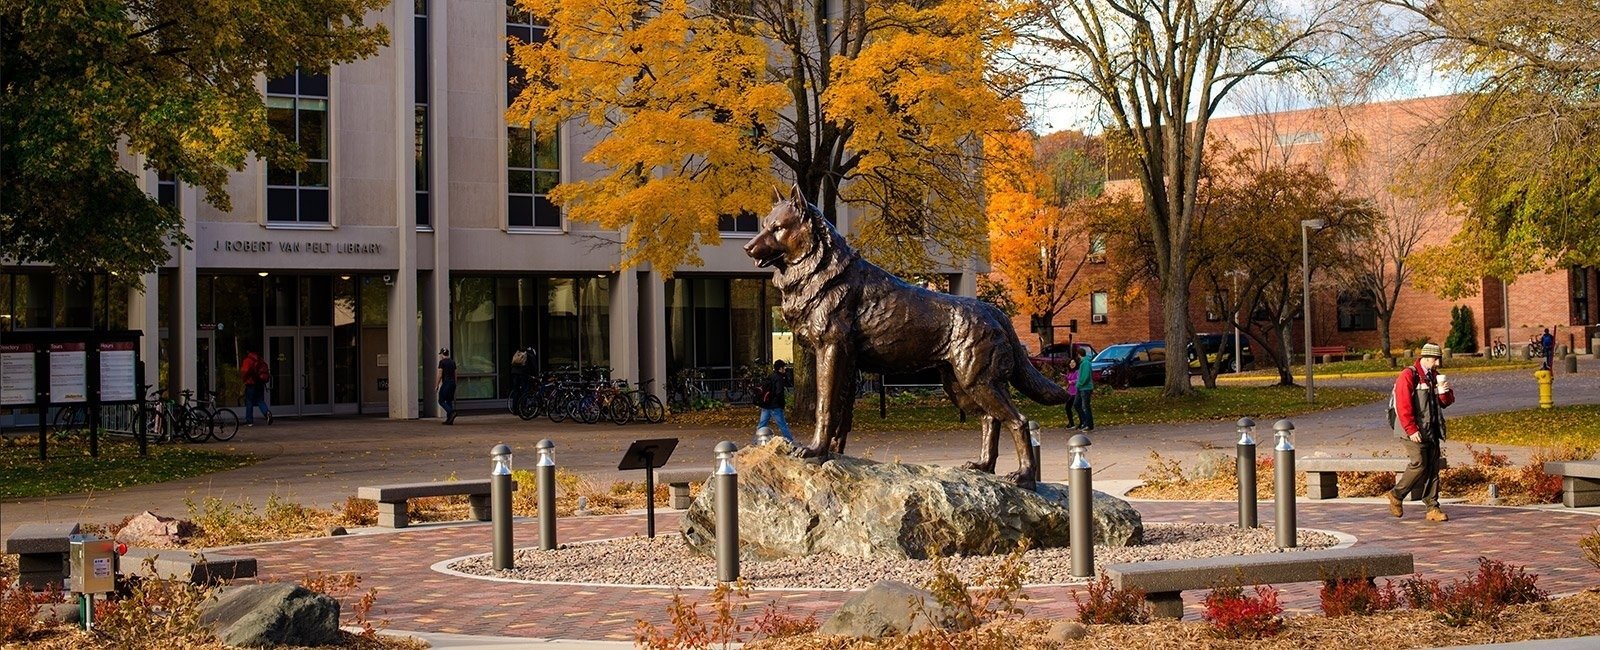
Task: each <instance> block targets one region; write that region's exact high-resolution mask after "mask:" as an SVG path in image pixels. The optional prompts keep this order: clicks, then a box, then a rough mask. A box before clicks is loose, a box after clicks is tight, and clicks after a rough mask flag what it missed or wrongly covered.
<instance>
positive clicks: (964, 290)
mask: <svg viewBox="0 0 1600 650" xmlns="http://www.w3.org/2000/svg"><path fill="white" fill-rule="evenodd" d="M950 292H951V293H954V294H955V295H958V296H965V297H968V298H976V297H978V269H977V266H976V265H975V264H973V262H972V261H971V260H967V262H966V263H964V264H962V265H961V273H959V274H957V276H956V283H955V286H953V287H950Z"/></svg>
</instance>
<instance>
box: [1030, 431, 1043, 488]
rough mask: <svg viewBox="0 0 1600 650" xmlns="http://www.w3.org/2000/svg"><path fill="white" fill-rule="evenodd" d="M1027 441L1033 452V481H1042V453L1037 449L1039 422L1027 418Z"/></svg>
mask: <svg viewBox="0 0 1600 650" xmlns="http://www.w3.org/2000/svg"><path fill="white" fill-rule="evenodd" d="M1028 443H1029V444H1030V445H1032V446H1031V447H1030V448H1029V449H1030V450H1031V452H1032V453H1033V482H1035V483H1042V482H1044V463H1043V461H1044V455H1043V454H1042V453H1041V452H1040V451H1039V423H1038V422H1035V421H1033V420H1028Z"/></svg>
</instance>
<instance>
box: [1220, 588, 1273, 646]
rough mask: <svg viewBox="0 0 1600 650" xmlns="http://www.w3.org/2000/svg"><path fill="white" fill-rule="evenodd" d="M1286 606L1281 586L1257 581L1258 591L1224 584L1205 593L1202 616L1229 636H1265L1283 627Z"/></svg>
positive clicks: (1223, 635)
mask: <svg viewBox="0 0 1600 650" xmlns="http://www.w3.org/2000/svg"><path fill="white" fill-rule="evenodd" d="M1282 614H1283V606H1282V605H1279V604H1278V590H1277V589H1273V588H1272V587H1268V586H1265V585H1256V587H1255V595H1254V596H1251V595H1247V594H1245V593H1244V589H1243V588H1242V587H1238V586H1222V587H1217V588H1215V589H1212V590H1211V593H1209V594H1206V600H1205V613H1204V614H1203V615H1202V617H1203V618H1204V619H1205V620H1206V622H1207V623H1210V624H1211V631H1212V632H1213V633H1215V634H1216V635H1217V636H1220V637H1223V638H1226V639H1265V638H1267V637H1269V636H1273V635H1275V634H1277V633H1278V632H1281V631H1283V616H1282Z"/></svg>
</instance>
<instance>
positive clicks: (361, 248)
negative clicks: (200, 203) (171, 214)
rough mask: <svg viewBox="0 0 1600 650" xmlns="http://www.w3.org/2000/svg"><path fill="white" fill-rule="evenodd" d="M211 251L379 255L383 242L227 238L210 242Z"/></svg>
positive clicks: (381, 251)
mask: <svg viewBox="0 0 1600 650" xmlns="http://www.w3.org/2000/svg"><path fill="white" fill-rule="evenodd" d="M211 252H213V253H278V254H280V255H380V254H382V253H383V244H375V243H372V242H326V241H267V240H247V239H229V240H219V241H215V242H212V243H211Z"/></svg>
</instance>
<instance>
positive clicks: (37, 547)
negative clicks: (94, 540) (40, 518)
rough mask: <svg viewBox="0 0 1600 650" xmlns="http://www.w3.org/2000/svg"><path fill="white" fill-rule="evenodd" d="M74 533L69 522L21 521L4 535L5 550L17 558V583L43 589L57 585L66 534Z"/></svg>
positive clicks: (64, 564)
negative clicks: (26, 522)
mask: <svg viewBox="0 0 1600 650" xmlns="http://www.w3.org/2000/svg"><path fill="white" fill-rule="evenodd" d="M76 534H78V525H77V524H75V523H73V524H22V525H21V526H17V529H16V530H13V531H11V534H10V535H7V536H6V540H5V549H4V550H5V552H6V553H10V554H12V555H16V556H18V557H17V574H18V575H17V582H18V583H19V584H21V585H22V586H24V587H26V588H28V589H31V590H34V591H44V590H45V589H46V588H47V587H49V586H50V585H55V586H56V587H57V588H60V587H61V583H62V581H63V580H65V579H66V577H67V552H68V551H69V550H71V544H70V543H69V541H68V539H67V538H69V537H71V536H73V535H76Z"/></svg>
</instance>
